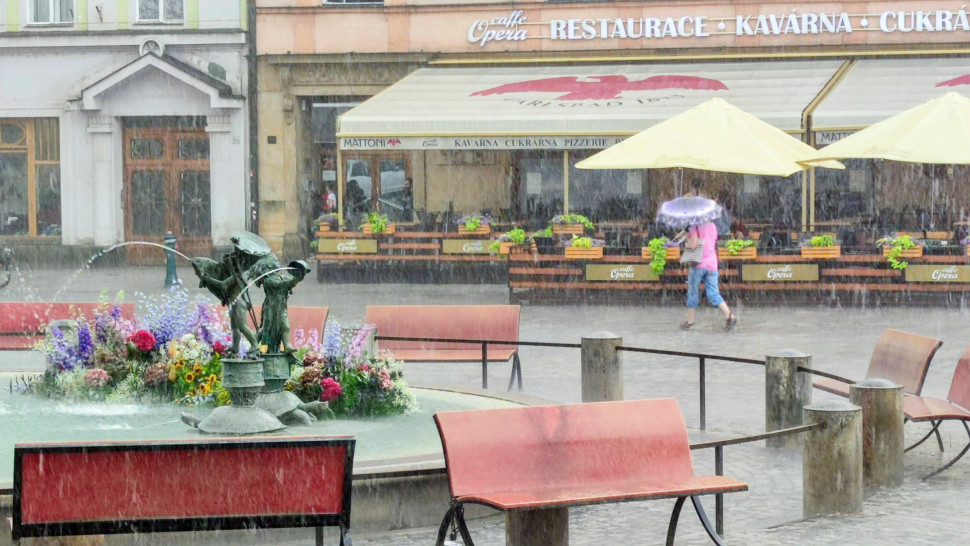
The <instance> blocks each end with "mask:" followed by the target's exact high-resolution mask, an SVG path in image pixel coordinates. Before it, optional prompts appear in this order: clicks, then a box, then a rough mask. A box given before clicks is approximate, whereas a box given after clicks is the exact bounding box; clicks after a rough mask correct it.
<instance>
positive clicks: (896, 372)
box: [866, 329, 943, 395]
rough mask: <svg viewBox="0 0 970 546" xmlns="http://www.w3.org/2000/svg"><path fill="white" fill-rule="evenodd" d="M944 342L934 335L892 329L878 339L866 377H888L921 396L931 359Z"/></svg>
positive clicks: (905, 390) (905, 389)
mask: <svg viewBox="0 0 970 546" xmlns="http://www.w3.org/2000/svg"><path fill="white" fill-rule="evenodd" d="M940 345H943V342H942V341H940V340H938V339H934V338H931V337H926V336H921V335H918V334H910V333H908V332H901V331H899V330H893V329H888V330H886V331H885V332H883V333H882V337H880V338H879V341H877V342H876V347H875V348H874V349H873V350H872V358H871V359H870V360H869V371H868V372H866V379H873V378H880V379H888V380H890V381H892V382H894V383H896V384H897V385H902V386H903V392H905V393H907V394H914V395H919V394H920V392H921V391H922V390H923V381H924V380H925V379H926V371H927V370H928V369H929V367H930V361H931V360H933V355H935V354H936V351H937V349H939V348H940Z"/></svg>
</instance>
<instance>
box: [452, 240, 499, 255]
mask: <svg viewBox="0 0 970 546" xmlns="http://www.w3.org/2000/svg"><path fill="white" fill-rule="evenodd" d="M490 244H491V241H489V240H487V239H445V241H444V244H443V245H442V249H441V250H442V252H444V253H445V254H488V253H489V252H488V247H489V245H490Z"/></svg>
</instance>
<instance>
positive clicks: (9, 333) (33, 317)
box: [0, 301, 135, 351]
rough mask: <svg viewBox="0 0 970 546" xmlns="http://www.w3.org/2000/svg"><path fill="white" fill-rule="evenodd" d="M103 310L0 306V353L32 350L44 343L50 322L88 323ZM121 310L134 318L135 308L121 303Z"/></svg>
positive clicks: (72, 306) (32, 304) (36, 304)
mask: <svg viewBox="0 0 970 546" xmlns="http://www.w3.org/2000/svg"><path fill="white" fill-rule="evenodd" d="M108 305H111V304H108ZM104 306H105V304H101V303H46V302H20V301H17V302H0V351H25V350H30V349H33V348H34V345H36V344H37V342H38V341H42V340H43V339H44V334H45V328H46V327H47V325H48V324H49V323H50V322H52V321H55V320H61V319H72V318H74V317H76V316H78V315H81V316H84V317H85V318H88V319H90V318H92V317H94V312H95V311H97V310H98V309H99V308H103V307H104ZM120 307H121V314H122V316H124V317H125V318H132V317H133V316H134V315H135V304H133V303H122V304H120Z"/></svg>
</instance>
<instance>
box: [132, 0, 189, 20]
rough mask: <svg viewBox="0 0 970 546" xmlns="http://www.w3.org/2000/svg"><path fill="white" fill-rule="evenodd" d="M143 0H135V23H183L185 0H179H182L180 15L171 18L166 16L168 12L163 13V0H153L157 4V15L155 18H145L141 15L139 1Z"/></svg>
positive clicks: (142, 0)
mask: <svg viewBox="0 0 970 546" xmlns="http://www.w3.org/2000/svg"><path fill="white" fill-rule="evenodd" d="M144 1H145V0H136V2H135V21H136V23H137V24H141V25H182V24H185V0H179V1H180V2H182V16H181V17H180V18H178V19H171V18H168V17H166V16H167V15H168V14H167V13H165V0H154V2H155V3H156V4H158V17H157V18H155V19H147V18H145V17H142V15H141V3H142V2H144Z"/></svg>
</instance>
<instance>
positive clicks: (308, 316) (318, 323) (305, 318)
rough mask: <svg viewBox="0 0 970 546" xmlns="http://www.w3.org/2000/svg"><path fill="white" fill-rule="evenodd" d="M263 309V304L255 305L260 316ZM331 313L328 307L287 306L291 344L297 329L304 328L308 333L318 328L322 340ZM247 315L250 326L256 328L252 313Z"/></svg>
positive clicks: (255, 310)
mask: <svg viewBox="0 0 970 546" xmlns="http://www.w3.org/2000/svg"><path fill="white" fill-rule="evenodd" d="M262 309H263V307H262V306H261V305H254V306H253V311H254V312H255V313H256V317H260V313H262ZM329 314H330V309H329V308H327V307H287V308H286V316H287V318H288V319H289V321H290V344H293V343H294V339H293V336H294V334H295V333H296V331H297V330H303V331H304V332H305V333H307V334H309V333H310V331H311V330H316V332H317V334H319V335H320V341H321V342H322V341H323V332H324V328H326V326H327V315H329ZM246 317H247V322H248V323H249V327H250V328H253V329H254V330H255V328H256V325H255V324H253V317H252V315H250V314H249V313H247V314H246Z"/></svg>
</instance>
